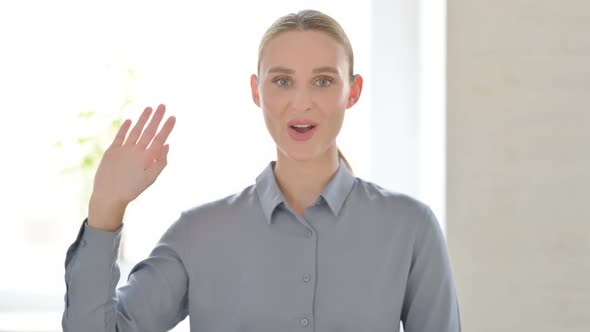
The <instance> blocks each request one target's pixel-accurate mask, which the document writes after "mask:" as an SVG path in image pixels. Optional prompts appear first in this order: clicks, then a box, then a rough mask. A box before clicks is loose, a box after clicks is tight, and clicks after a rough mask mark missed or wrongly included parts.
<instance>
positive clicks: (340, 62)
mask: <svg viewBox="0 0 590 332" xmlns="http://www.w3.org/2000/svg"><path fill="white" fill-rule="evenodd" d="M347 65H348V61H347V57H346V52H345V50H344V47H343V46H342V45H341V44H340V43H339V42H338V41H336V39H334V38H333V37H332V36H330V35H329V34H327V33H325V32H321V31H309V30H308V31H288V32H284V33H281V34H279V35H277V36H276V37H274V38H273V39H271V40H270V41H269V42H267V44H266V45H265V46H264V49H263V52H262V55H261V59H260V73H261V74H264V73H266V71H267V70H268V69H270V68H273V67H277V66H280V67H286V68H289V69H293V70H295V71H296V72H299V71H304V72H309V73H310V72H311V71H312V70H313V69H314V68H319V67H326V66H330V67H335V68H337V69H338V70H339V71H340V72H341V73H340V74H342V75H344V73H345V72H346V70H347Z"/></svg>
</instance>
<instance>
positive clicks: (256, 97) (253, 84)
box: [250, 74, 260, 107]
mask: <svg viewBox="0 0 590 332" xmlns="http://www.w3.org/2000/svg"><path fill="white" fill-rule="evenodd" d="M250 88H251V89H252V101H254V104H256V106H258V107H260V91H259V90H258V77H256V75H255V74H252V76H250Z"/></svg>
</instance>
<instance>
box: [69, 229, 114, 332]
mask: <svg viewBox="0 0 590 332" xmlns="http://www.w3.org/2000/svg"><path fill="white" fill-rule="evenodd" d="M82 227H83V229H82V230H81V231H82V232H81V236H79V237H78V239H77V240H76V241H75V242H74V243H73V244H72V247H71V249H70V250H68V255H67V257H66V285H67V292H66V298H65V303H66V307H65V311H64V316H63V329H64V331H65V332H67V331H101V332H102V331H108V332H114V331H115V326H114V324H110V325H112V326H110V327H109V326H107V322H115V321H116V310H115V305H116V301H115V298H116V295H115V289H116V285H117V283H118V281H119V277H120V273H119V268H118V266H117V264H116V260H117V253H118V249H119V242H120V235H121V234H120V232H121V230H120V229H119V230H118V231H116V232H106V231H102V230H97V229H94V228H92V227H90V226H89V225H83V226H82Z"/></svg>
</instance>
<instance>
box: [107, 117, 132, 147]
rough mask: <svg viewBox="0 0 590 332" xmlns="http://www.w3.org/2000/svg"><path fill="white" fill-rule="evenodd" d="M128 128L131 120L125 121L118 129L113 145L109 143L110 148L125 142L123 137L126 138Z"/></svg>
mask: <svg viewBox="0 0 590 332" xmlns="http://www.w3.org/2000/svg"><path fill="white" fill-rule="evenodd" d="M129 127H131V120H129V119H127V120H125V122H123V124H122V125H121V127H120V128H119V131H118V132H117V135H116V136H115V139H114V140H113V143H111V145H112V146H120V145H121V144H123V142H124V141H125V136H127V130H129Z"/></svg>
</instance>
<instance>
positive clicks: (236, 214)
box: [62, 160, 460, 332]
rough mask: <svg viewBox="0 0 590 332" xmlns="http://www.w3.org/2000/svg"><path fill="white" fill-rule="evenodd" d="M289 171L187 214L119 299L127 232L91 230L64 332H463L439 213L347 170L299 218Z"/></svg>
mask: <svg viewBox="0 0 590 332" xmlns="http://www.w3.org/2000/svg"><path fill="white" fill-rule="evenodd" d="M274 165H275V162H274V161H273V162H271V163H269V165H268V166H267V167H266V169H265V170H264V171H263V172H262V173H261V174H260V175H259V176H258V177H257V178H256V183H255V184H253V185H251V186H249V187H247V188H245V189H244V190H243V191H242V192H240V193H238V194H235V195H232V196H229V197H226V198H223V199H220V200H217V201H214V202H210V203H207V204H203V205H200V206H197V207H194V208H192V209H188V210H186V211H183V212H182V213H181V214H180V217H179V218H178V220H176V221H175V222H174V223H173V224H172V225H171V227H170V228H169V229H168V230H167V231H166V232H165V233H164V235H163V236H162V238H161V239H160V241H159V242H158V244H157V245H156V247H155V248H154V249H153V251H152V252H151V254H150V256H149V257H148V258H147V259H145V260H143V261H141V262H139V263H138V264H137V265H136V266H135V267H134V268H133V269H132V270H131V272H130V274H129V277H128V282H127V284H126V285H125V286H123V287H121V288H119V289H116V285H117V282H118V280H119V274H120V273H119V268H118V266H117V263H116V257H117V250H118V247H119V241H120V238H121V228H120V229H118V230H117V231H115V232H106V231H100V230H97V229H93V228H92V227H90V226H88V224H87V222H86V220H85V222H84V223H83V225H82V227H81V229H80V232H79V235H78V237H77V239H76V241H75V242H74V243H73V244H72V245H71V246H70V248H69V249H68V252H67V257H66V264H65V265H66V274H65V280H66V285H67V293H66V296H65V311H64V315H63V321H62V324H63V329H64V331H66V332H74V331H84V332H87V331H101V332H102V331H109V332H112V331H119V332H131V331H134V332H135V331H137V332H140V331H141V332H150V331H154V332H161V331H167V330H169V329H171V328H172V327H174V326H175V325H176V324H178V323H179V322H180V321H181V320H183V319H184V318H186V316H187V315H189V316H190V327H191V331H194V332H231V331H256V332H265V331H269V332H271V331H272V332H279V331H280V332H285V331H318V332H323V331H339V332H346V331H350V332H353V331H354V332H359V331H365V332H368V331H388V332H391V331H399V325H400V321H401V322H403V325H404V329H405V331H406V332H427V331H428V332H430V331H432V332H451V331H452V332H455V331H460V318H459V308H458V304H457V296H456V292H455V287H454V282H453V277H452V273H451V265H450V261H449V257H448V254H447V248H446V243H445V239H444V237H443V234H442V232H441V229H440V226H439V224H438V222H437V220H436V218H435V216H434V215H433V213H432V211H431V210H430V208H429V207H428V206H426V205H425V204H423V203H420V202H419V201H417V200H415V199H412V198H411V197H408V196H406V195H402V194H397V193H393V192H390V191H387V190H385V189H383V188H381V187H379V186H377V185H375V184H373V183H371V182H367V181H364V180H362V179H360V178H358V177H355V176H353V175H352V174H351V173H350V172H349V171H348V170H347V169H346V168H345V167H344V163H343V162H342V160H340V167H339V169H338V171H337V173H336V174H335V175H334V177H333V178H332V179H331V181H330V182H329V184H328V185H327V187H326V188H325V190H324V191H323V193H322V194H321V195H320V196H319V198H318V199H317V201H316V202H315V203H314V204H312V205H311V206H310V207H308V208H307V209H306V210H305V214H304V216H303V217H302V216H299V215H298V214H297V213H295V212H294V211H293V210H292V209H291V208H290V207H289V205H288V204H287V203H286V201H285V198H284V196H283V195H282V193H281V191H280V189H279V187H278V185H277V183H276V180H275V177H274V172H273V169H274Z"/></svg>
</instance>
